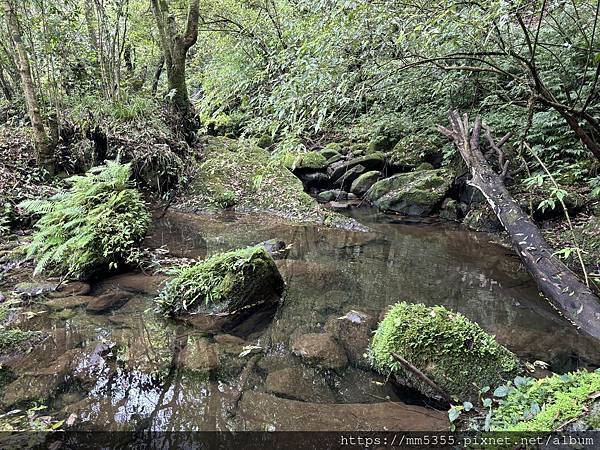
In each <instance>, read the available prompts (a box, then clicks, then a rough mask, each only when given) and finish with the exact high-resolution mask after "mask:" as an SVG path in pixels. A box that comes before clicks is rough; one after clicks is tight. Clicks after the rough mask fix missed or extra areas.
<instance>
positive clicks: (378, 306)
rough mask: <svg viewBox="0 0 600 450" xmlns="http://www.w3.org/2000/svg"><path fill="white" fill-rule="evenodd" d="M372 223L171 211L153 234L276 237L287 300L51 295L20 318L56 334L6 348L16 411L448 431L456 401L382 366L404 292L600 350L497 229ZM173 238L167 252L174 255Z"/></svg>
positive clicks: (28, 326)
mask: <svg viewBox="0 0 600 450" xmlns="http://www.w3.org/2000/svg"><path fill="white" fill-rule="evenodd" d="M350 214H351V215H352V216H353V218H354V219H356V220H357V221H358V222H360V223H362V224H363V225H365V226H368V227H369V229H370V231H369V232H354V231H345V230H341V229H332V228H328V227H324V226H319V225H294V224H291V223H289V222H286V221H284V220H279V219H273V218H266V217H265V216H263V215H253V214H234V213H231V212H224V213H221V214H217V215H188V214H183V213H168V214H167V215H166V216H164V217H163V218H161V219H158V220H156V221H155V222H154V224H153V226H152V230H151V233H150V235H149V237H148V238H147V240H146V242H145V246H147V247H150V248H153V249H163V250H162V251H163V252H164V253H165V255H167V256H165V258H166V259H168V258H169V257H171V258H203V257H205V256H208V255H212V254H215V253H218V252H222V251H225V250H230V249H235V248H240V247H244V246H247V245H250V244H255V243H258V242H262V241H265V240H267V239H272V238H277V239H279V240H282V241H284V242H285V243H287V244H288V245H289V252H288V254H287V256H286V258H285V259H280V260H278V261H277V266H278V269H279V271H280V273H281V274H282V276H283V279H284V281H285V283H286V290H285V292H284V294H283V296H282V300H281V303H280V306H279V308H278V309H277V310H276V312H273V313H272V314H268V315H262V316H254V317H252V319H251V320H247V321H244V322H242V323H240V324H236V325H235V327H233V328H231V329H228V330H227V331H226V332H204V331H202V330H200V329H199V328H197V327H194V326H190V325H187V324H185V323H181V322H176V321H173V320H171V319H166V318H164V317H162V316H161V315H159V314H157V313H156V312H155V311H154V309H153V307H154V304H153V299H154V297H155V296H156V293H157V291H158V289H159V287H160V286H161V283H162V282H163V281H164V280H165V279H166V277H165V276H164V275H152V276H150V275H145V274H144V273H135V274H122V275H118V276H114V277H111V278H108V279H104V280H103V281H101V282H98V283H92V284H90V285H86V284H81V283H80V284H67V285H66V286H64V287H62V288H61V289H62V290H59V292H50V291H52V289H50V288H49V292H47V293H46V292H39V289H40V286H39V285H38V286H37V287H32V286H31V285H29V286H27V285H23V286H21V287H20V289H22V290H24V289H27V288H29V289H33V290H34V291H33V292H29V294H34V295H36V301H35V302H32V303H31V306H30V307H28V308H27V309H26V310H25V311H23V312H22V317H21V318H20V319H18V320H19V321H20V323H21V325H20V326H21V328H22V329H24V330H33V331H40V332H41V335H42V336H43V339H44V340H43V342H42V343H41V344H40V345H37V346H34V347H33V349H32V351H31V352H29V353H19V352H17V353H14V354H12V355H11V356H10V357H7V358H5V359H4V361H2V363H3V372H2V373H3V377H2V385H1V386H2V390H1V392H2V395H1V397H0V405H1V408H2V411H3V413H8V412H10V411H14V410H15V409H18V408H21V407H23V406H24V405H28V404H30V403H31V402H33V401H37V402H40V403H41V404H43V405H44V406H47V408H48V409H47V413H48V415H50V416H52V417H56V418H60V419H64V420H65V423H67V424H68V425H69V426H70V427H73V428H75V429H81V430H140V429H152V430H332V429H335V430H342V429H343V430H365V429H369V430H386V429H390V430H391V429H403V430H436V429H439V430H443V429H447V427H448V423H447V412H446V411H445V410H436V409H435V407H436V405H435V404H433V403H431V402H430V401H428V400H427V399H426V398H424V397H421V396H419V395H418V394H417V393H415V392H410V391H407V390H406V389H402V388H400V387H399V386H397V385H395V384H394V383H392V381H390V380H386V379H384V378H382V377H381V376H379V375H377V374H376V373H375V372H373V371H372V370H371V368H370V366H369V363H368V361H367V360H366V358H365V352H366V350H367V345H368V343H369V341H370V338H371V332H372V330H373V329H374V328H375V327H376V324H377V322H378V320H379V318H380V317H381V314H382V312H383V311H385V310H386V308H387V307H388V306H389V305H391V304H394V303H396V302H398V301H401V300H406V301H409V302H414V303H417V302H420V303H424V304H427V305H445V306H447V307H448V308H451V309H452V310H454V311H458V312H461V313H463V314H464V315H465V316H467V317H468V318H470V319H471V320H474V321H476V322H477V323H479V324H480V325H481V326H482V327H483V328H484V329H485V330H486V331H488V332H489V333H492V334H494V335H495V336H496V337H497V339H498V341H499V342H500V343H502V344H503V345H505V346H506V347H508V348H509V349H510V350H512V351H514V352H515V353H517V355H519V357H521V358H522V359H523V360H529V361H532V362H533V361H535V360H543V361H546V362H548V363H549V368H550V369H551V370H553V371H555V372H559V373H560V372H565V371H568V370H573V369H576V368H579V367H588V366H591V367H594V366H595V365H596V364H598V362H599V361H600V351H599V350H598V349H597V346H595V345H594V344H593V343H591V342H589V341H587V340H586V339H584V338H583V337H581V336H579V335H577V333H576V331H575V330H574V329H573V328H572V327H570V326H569V325H568V324H567V323H566V322H564V321H563V320H562V319H560V318H559V317H557V316H556V314H555V313H554V312H553V311H552V310H551V309H550V307H549V306H548V305H547V304H546V303H545V302H542V301H541V300H540V299H539V297H538V295H537V291H536V289H535V287H534V286H533V285H532V283H531V281H530V280H529V277H528V275H527V274H526V273H525V272H524V270H522V268H521V266H520V263H519V261H518V259H517V258H516V257H515V256H514V255H511V254H510V253H508V252H507V251H506V249H505V248H503V247H500V246H497V245H496V244H494V243H492V242H491V239H490V237H489V236H487V235H485V234H473V233H469V232H465V231H461V230H458V229H455V228H452V227H449V226H448V225H447V224H445V225H442V224H435V223H434V224H429V225H418V226H415V225H414V224H412V225H405V224H404V223H402V222H399V221H398V219H397V218H395V217H392V216H386V215H382V214H378V213H376V212H374V211H372V210H370V209H356V210H353V211H351V213H350ZM167 249H168V254H167V253H166V252H167Z"/></svg>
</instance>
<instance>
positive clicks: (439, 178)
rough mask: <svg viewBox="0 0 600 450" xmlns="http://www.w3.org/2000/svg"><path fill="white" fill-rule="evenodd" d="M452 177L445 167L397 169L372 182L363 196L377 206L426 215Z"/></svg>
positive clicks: (405, 212)
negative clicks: (410, 169)
mask: <svg viewBox="0 0 600 450" xmlns="http://www.w3.org/2000/svg"><path fill="white" fill-rule="evenodd" d="M453 178H454V177H453V176H452V172H451V171H450V170H448V169H437V170H422V171H419V172H410V173H400V174H398V175H394V176H392V177H390V178H386V179H384V180H381V181H378V182H377V183H375V184H374V185H373V186H372V187H371V189H369V191H368V192H367V195H366V196H367V199H368V200H369V201H370V202H371V203H373V205H375V206H376V207H377V208H379V209H380V210H383V211H394V212H398V213H400V214H406V215H409V216H426V215H428V214H431V213H432V212H433V211H434V210H435V208H436V207H437V206H438V205H439V204H440V203H441V202H442V200H443V199H444V197H445V196H446V194H447V193H448V191H449V189H450V186H451V185H452V180H453Z"/></svg>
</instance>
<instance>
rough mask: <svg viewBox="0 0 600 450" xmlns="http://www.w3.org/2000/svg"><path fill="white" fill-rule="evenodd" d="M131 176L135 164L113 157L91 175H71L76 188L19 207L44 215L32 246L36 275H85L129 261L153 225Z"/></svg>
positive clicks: (73, 185)
mask: <svg viewBox="0 0 600 450" xmlns="http://www.w3.org/2000/svg"><path fill="white" fill-rule="evenodd" d="M130 176H131V167H130V165H129V164H120V163H118V162H113V161H107V162H106V165H105V166H99V167H95V168H93V169H91V170H90V171H89V172H88V173H87V174H86V175H85V176H75V177H71V178H69V179H68V180H67V181H69V182H71V183H72V187H71V189H70V190H68V191H65V192H61V193H59V194H57V195H54V196H53V197H51V198H50V199H49V200H30V201H25V202H22V203H21V204H20V205H19V206H20V207H21V208H23V209H25V210H26V211H28V212H30V213H34V214H41V215H42V217H41V218H40V220H39V221H38V222H37V224H36V225H35V227H36V229H37V231H36V233H35V234H34V236H33V240H32V242H31V243H30V244H29V245H28V246H27V249H26V250H27V255H28V256H29V257H33V258H34V259H35V260H36V263H37V265H36V268H35V274H39V273H41V272H43V271H49V272H51V273H54V274H60V275H67V276H73V277H81V276H84V275H89V274H90V272H91V271H92V270H94V269H102V268H109V269H111V268H115V267H117V265H118V264H119V263H120V262H122V261H125V260H127V255H128V253H129V251H130V250H131V248H132V247H133V246H134V245H135V244H136V243H138V242H139V241H140V240H141V239H142V238H143V237H144V235H145V234H146V230H147V228H148V225H149V223H150V215H149V213H148V211H147V209H146V206H145V204H144V202H143V200H142V198H141V195H140V193H139V192H138V191H137V190H136V189H135V188H134V187H133V185H132V183H131V182H130V181H129V179H130Z"/></svg>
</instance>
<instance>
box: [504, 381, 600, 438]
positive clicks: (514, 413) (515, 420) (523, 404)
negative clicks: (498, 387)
mask: <svg viewBox="0 0 600 450" xmlns="http://www.w3.org/2000/svg"><path fill="white" fill-rule="evenodd" d="M599 391H600V372H598V371H596V372H588V371H585V370H580V371H578V372H573V373H569V374H565V375H553V376H551V377H547V378H542V379H540V380H535V381H534V380H531V379H527V380H526V381H525V382H524V383H522V384H521V385H520V386H518V387H515V388H511V389H510V390H509V394H508V395H507V396H506V398H505V399H503V400H501V401H500V405H499V406H498V408H496V409H494V410H493V413H492V430H494V431H536V432H540V431H553V430H557V428H558V427H559V426H560V425H562V424H564V423H565V422H569V421H571V420H574V419H575V420H576V419H579V418H582V417H584V416H585V413H586V411H587V407H588V406H589V405H590V404H591V403H592V402H593V399H591V398H590V395H591V394H595V393H597V392H599ZM592 420H595V421H596V422H598V418H597V417H596V418H594V419H592Z"/></svg>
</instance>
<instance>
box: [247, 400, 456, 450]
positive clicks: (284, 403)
mask: <svg viewBox="0 0 600 450" xmlns="http://www.w3.org/2000/svg"><path fill="white" fill-rule="evenodd" d="M236 418H237V419H239V420H240V422H241V425H242V428H243V429H244V430H247V431H253V430H254V431H264V430H266V429H270V430H276V431H331V430H347V431H353V430H355V431H359V430H372V431H374V430H382V431H383V430H404V431H434V430H439V431H442V430H447V428H448V414H447V413H446V412H445V411H443V412H442V411H435V410H430V409H427V408H424V407H421V406H414V405H411V406H409V405H405V404H403V403H399V402H383V403H372V404H360V403H354V404H353V403H349V404H339V403H338V404H328V403H308V402H301V401H296V400H289V399H283V398H279V397H276V396H274V395H270V394H264V393H260V392H253V391H247V392H245V393H244V395H243V396H242V399H241V401H240V405H239V410H238V413H237V414H236ZM316 448H318V445H317V447H316Z"/></svg>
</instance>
